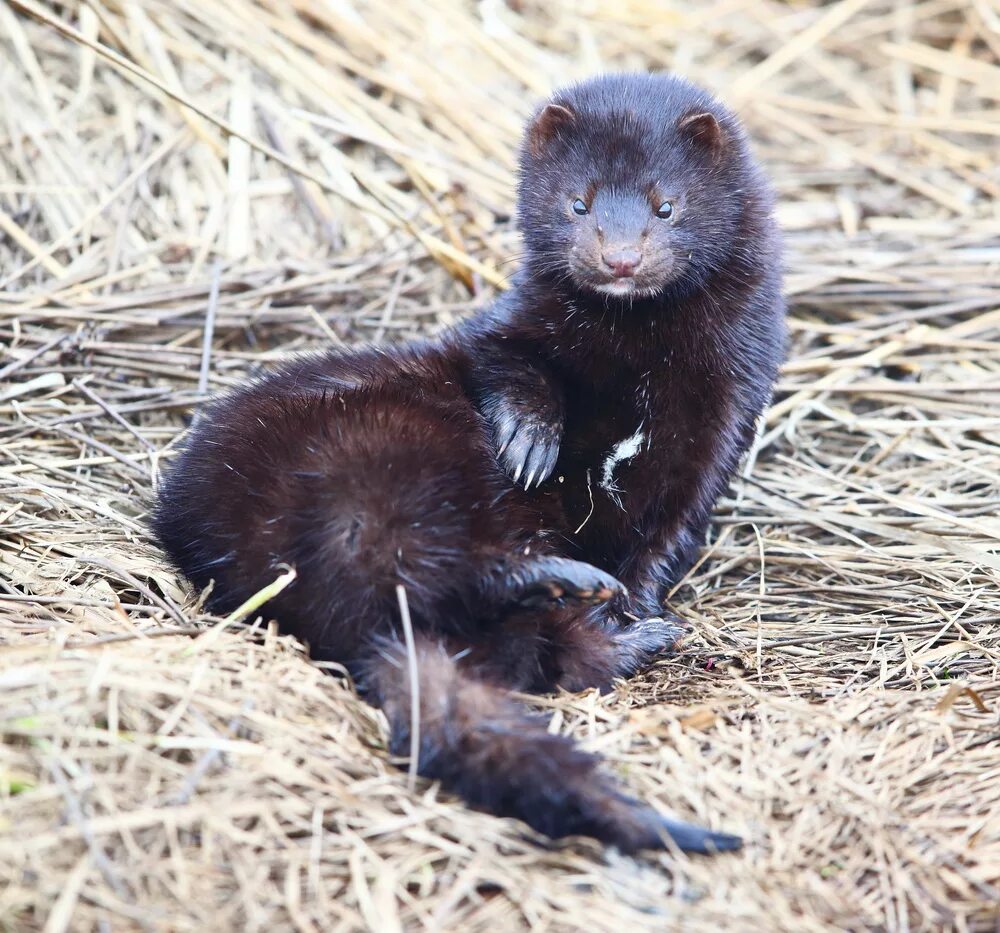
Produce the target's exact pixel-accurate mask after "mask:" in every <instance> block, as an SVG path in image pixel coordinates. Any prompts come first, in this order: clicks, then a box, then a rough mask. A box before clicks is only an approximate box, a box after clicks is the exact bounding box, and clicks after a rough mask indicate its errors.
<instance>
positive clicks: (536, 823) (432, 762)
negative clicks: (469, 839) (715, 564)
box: [361, 633, 741, 853]
mask: <svg viewBox="0 0 1000 933" xmlns="http://www.w3.org/2000/svg"><path fill="white" fill-rule="evenodd" d="M415 653H416V658H415V660H416V665H417V671H418V675H417V684H418V687H419V691H418V696H419V700H418V709H419V718H418V721H419V728H420V734H419V762H418V770H419V773H420V774H421V775H423V776H425V777H428V778H431V779H434V780H438V781H440V782H441V784H442V785H443V786H444V787H445V788H446V789H448V790H450V791H452V792H454V793H456V794H458V795H459V796H461V797H462V798H464V799H465V800H466V801H467V802H468V803H469V804H470V805H472V806H473V807H476V808H478V809H482V810H486V811H489V812H491V813H495V814H497V815H499V816H511V817H516V818H518V819H521V820H523V821H524V822H525V823H527V824H528V825H529V826H532V827H533V828H534V829H536V830H538V831H539V832H541V833H544V834H545V835H548V836H552V837H560V836H570V835H583V836H592V837H594V838H596V839H599V840H601V841H602V842H605V843H607V844H609V845H613V846H616V847H617V848H619V849H621V850H622V851H625V852H633V851H635V850H637V849H643V848H664V847H667V846H668V845H669V844H670V842H671V841H672V843H673V844H674V845H676V846H678V847H679V848H681V849H684V850H686V851H690V852H703V853H711V852H719V851H727V850H733V849H738V848H739V847H740V845H741V840H740V839H739V838H738V837H736V836H730V835H727V834H725V833H715V832H711V831H709V830H706V829H701V828H699V827H697V826H692V825H689V824H686V823H679V822H675V821H673V820H668V819H666V818H664V817H663V816H661V815H660V814H659V813H657V812H656V811H655V810H653V809H652V808H651V807H648V806H646V805H645V804H642V803H640V802H639V801H637V800H634V799H633V798H631V797H628V796H626V795H624V794H622V793H621V792H620V791H619V790H617V789H616V787H615V786H614V784H613V782H612V781H611V779H610V778H609V777H608V775H606V774H605V773H604V772H603V771H602V770H601V768H600V759H598V758H597V757H595V756H594V755H590V754H588V753H586V752H584V751H582V750H581V749H579V748H578V747H577V746H576V745H574V744H573V742H572V741H570V740H569V739H567V738H566V737H564V736H559V735H552V734H551V733H549V732H548V731H547V730H546V728H545V725H544V723H543V722H541V721H539V720H538V719H537V718H532V717H531V716H529V715H528V714H527V713H526V712H525V711H524V710H523V709H522V708H521V707H520V705H519V704H518V703H517V701H516V700H515V699H514V698H513V697H512V696H511V695H510V694H509V693H508V692H506V691H505V690H503V689H501V688H500V687H496V686H494V685H492V684H490V683H488V682H486V681H485V680H482V679H479V678H478V677H476V676H475V671H473V670H463V669H462V667H461V665H460V663H459V662H458V661H456V659H455V658H453V657H452V656H451V655H449V653H448V651H447V649H446V647H445V645H444V644H442V643H441V642H440V641H438V640H436V639H434V638H432V637H429V636H427V635H422V634H421V633H417V635H416V652H415ZM408 671H409V664H408V658H407V655H406V651H405V649H404V647H403V645H402V644H400V643H397V642H391V641H384V642H382V643H381V644H380V645H379V646H378V650H377V651H376V652H375V653H373V654H372V656H371V657H370V659H369V660H368V662H367V664H366V665H365V667H364V670H363V672H362V680H361V685H362V687H363V689H364V690H365V692H366V694H367V695H368V697H369V699H370V700H371V701H372V702H374V703H376V704H378V705H379V706H381V707H382V708H383V709H384V711H385V713H386V716H387V717H388V719H389V724H390V728H391V735H392V737H391V750H392V752H393V754H397V755H401V756H402V755H408V754H409V753H410V745H411V739H410V737H411V712H412V707H411V697H412V695H413V694H412V691H411V687H410V677H409V673H408Z"/></svg>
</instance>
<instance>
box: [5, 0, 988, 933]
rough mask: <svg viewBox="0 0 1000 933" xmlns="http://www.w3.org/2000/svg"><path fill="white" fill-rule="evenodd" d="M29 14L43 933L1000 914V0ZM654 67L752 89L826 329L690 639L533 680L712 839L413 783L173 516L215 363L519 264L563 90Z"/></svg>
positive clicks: (21, 666) (570, 725) (199, 5)
mask: <svg viewBox="0 0 1000 933" xmlns="http://www.w3.org/2000/svg"><path fill="white" fill-rule="evenodd" d="M30 10H34V11H36V12H37V14H38V16H39V17H42V18H43V19H44V20H45V22H39V21H38V19H37V18H35V19H33V18H31V17H30V16H29V15H28V14H27V12H26V11H30ZM0 49H2V52H0V95H2V99H3V100H4V102H5V103H4V105H3V107H2V108H0V348H2V362H0V383H2V384H0V421H2V423H0V444H2V448H0V451H2V453H0V635H2V638H3V641H4V643H5V646H6V647H5V648H4V650H3V652H2V654H0V696H2V700H0V733H2V736H3V741H2V744H0V928H2V929H11V930H13V929H18V930H30V929H42V928H45V929H46V930H51V931H56V930H63V929H69V928H72V929H77V930H85V929H91V928H96V929H102V930H112V929H114V930H117V929H131V928H152V929H190V930H202V929H240V930H243V929H247V930H258V929H266V930H274V929H286V928H291V927H296V928H300V929H303V930H329V929H345V930H346V929H358V928H364V927H368V928H371V929H375V930H379V931H381V930H394V929H403V928H405V929H452V930H485V929H519V928H522V927H529V926H530V927H537V928H539V929H552V930H560V929H580V928H584V929H588V930H614V931H621V930H623V929H629V928H631V929H664V928H670V929H674V928H680V927H683V928H685V929H692V930H717V929H720V928H722V929H728V930H751V929H753V930H789V931H791V930H794V931H812V930H836V929H885V930H931V929H935V930H944V929H949V930H950V929H955V930H995V929H997V927H998V925H1000V906H998V905H1000V720H998V716H1000V591H998V588H997V583H998V570H1000V548H998V539H1000V521H998V519H997V517H996V516H997V505H998V501H1000V493H998V472H1000V452H998V446H997V443H998V440H1000V409H998V403H1000V347H998V341H997V337H998V332H1000V301H998V298H1000V287H998V283H1000V213H998V208H997V194H998V192H1000V175H998V171H997V164H996V163H997V159H996V154H997V147H998V145H1000V143H998V137H1000V116H998V110H997V107H998V103H1000V12H998V9H997V7H996V5H995V4H991V2H990V0H840V2H835V3H832V4H829V5H826V6H817V5H813V4H811V3H794V4H784V3H779V2H776V0H760V2H754V0H719V2H716V3H702V4H697V5H694V6H691V5H689V4H680V3H677V4H676V5H670V4H667V3H664V2H657V0H628V2H624V3H622V2H613V0H606V2H605V0H590V2H588V3H586V4H582V5H581V4H575V3H572V4H571V3H566V4H565V5H562V4H554V3H543V2H540V0H524V2H516V3H515V2H511V3H510V4H507V5H505V4H504V3H502V2H500V0H483V2H481V3H475V4H473V3H471V2H469V3H459V2H455V0H391V2H390V0H355V2H353V3H352V2H351V0H343V2H333V0H330V2H324V0H296V2H290V3H286V2H279V0H211V2H206V0H197V2H196V0H133V2H127V3H126V2H119V0H90V2H88V3H87V4H79V5H78V4H76V3H61V4H55V3H51V4H45V5H43V4H42V3H40V2H38V0H34V2H28V0H23V2H22V0H8V3H6V4H4V5H2V6H0ZM125 62H130V63H134V65H128V66H127V68H126V67H125V65H124V64H123V63H125ZM620 66H627V67H637V68H662V67H675V68H677V69H679V70H682V71H684V72H686V73H687V74H689V75H690V76H692V77H694V78H695V79H697V80H701V81H703V82H705V83H706V84H708V85H710V86H712V87H713V88H715V89H717V90H718V91H720V92H721V93H722V94H723V95H724V96H725V97H726V98H727V99H728V100H729V101H730V102H732V103H733V104H734V105H735V106H736V107H737V108H738V109H739V110H740V112H741V113H742V114H743V115H744V117H745V119H746V121H747V123H748V125H749V126H750V128H751V130H752V132H753V134H754V136H755V138H756V139H757V140H758V141H759V151H760V153H761V155H762V156H763V157H764V158H765V159H766V160H767V162H768V164H769V166H770V169H771V172H772V174H773V176H774V178H775V179H776V181H777V184H778V186H779V189H780V194H781V199H782V207H781V216H782V220H783V223H784V225H785V227H786V228H787V230H788V241H789V259H788V262H789V274H788V290H789V293H790V296H791V302H792V318H793V319H792V331H793V341H794V346H793V356H792V360H791V362H790V363H789V365H788V366H787V368H786V371H785V374H784V376H783V379H782V382H781V386H780V392H779V395H778V400H777V403H776V405H775V408H774V410H773V412H772V413H771V416H770V420H769V423H768V428H767V431H766V434H765V437H764V440H763V443H762V445H761V448H760V450H759V452H758V455H757V458H756V462H755V463H754V464H753V465H752V472H750V473H749V475H748V477H747V478H746V479H745V481H742V482H740V483H738V484H736V486H735V487H734V493H733V499H732V501H727V502H725V503H723V504H722V506H721V507H720V509H719V516H718V521H717V523H716V525H715V527H714V531H713V540H712V542H711V547H710V549H709V551H708V559H707V562H706V563H705V564H704V566H703V567H702V568H701V570H700V571H699V572H698V573H697V574H696V575H695V576H694V577H692V578H691V579H690V580H689V582H688V583H686V584H685V585H683V586H682V587H681V588H680V589H679V591H678V592H677V594H676V597H675V598H676V605H677V607H678V609H679V611H681V612H682V613H683V614H685V615H686V616H687V617H689V618H690V619H691V620H692V621H693V623H694V625H695V627H696V634H695V635H694V637H692V639H691V640H690V642H689V645H688V646H687V648H686V650H685V651H684V653H683V654H681V655H680V656H678V657H676V658H673V659H671V660H669V661H666V662H663V663H661V664H659V665H658V666H657V667H656V668H655V669H654V670H653V671H651V672H650V673H649V674H648V675H647V676H646V677H644V678H641V679H639V680H637V681H635V682H632V683H628V684H622V685H621V687H620V688H619V690H618V691H617V693H616V694H614V695H612V696H608V697H598V696H596V695H593V694H585V695H580V696H560V697H556V698H543V699H541V700H540V701H539V704H538V705H539V707H540V708H542V709H544V710H546V711H549V712H550V713H551V715H552V728H553V729H557V730H561V731H566V732H571V733H573V734H575V735H577V736H579V737H580V739H581V740H582V741H584V742H585V743H586V744H587V745H588V746H589V747H591V748H593V749H597V750H600V751H602V752H603V753H605V754H606V755H607V756H608V758H609V760H610V762H611V767H614V768H616V769H617V770H619V771H621V772H622V773H623V776H624V780H625V781H626V782H627V783H628V784H629V785H630V786H631V787H632V788H633V789H634V790H635V791H636V792H637V793H640V794H642V795H643V796H645V797H647V798H649V799H650V800H653V801H656V802H657V803H658V804H660V805H662V806H663V807H664V808H667V809H671V810H674V811H676V812H679V813H681V814H682V815H684V816H686V817H689V818H694V819H698V820H702V821H705V822H708V823H711V824H712V825H714V826H718V827H724V828H726V829H730V830H734V831H738V832H741V833H743V834H745V835H746V837H747V838H748V840H749V845H748V848H747V849H746V851H745V852H744V853H742V854H739V855H734V856H726V857H721V858H718V859H715V860H707V859H697V858H693V859H678V858H674V857H672V856H667V855H650V856H648V857H644V858H639V859H630V858H624V857H621V856H619V855H617V854H615V853H614V852H602V851H600V850H599V849H598V848H597V847H596V846H594V845H591V844H589V843H587V842H582V843H568V844H565V845H561V846H549V847H545V846H543V845H539V844H538V843H537V840H532V839H529V838H527V834H526V832H525V830H524V827H523V826H521V825H518V824H516V823H513V822H508V821H501V820H497V819H494V818H492V817H489V816H485V815H482V814H477V813H472V812H469V811H468V810H466V809H464V808H463V807H462V806H460V805H459V804H457V803H456V802H455V801H453V800H451V799H449V798H447V797H445V796H442V795H441V794H439V793H438V790H437V789H436V788H435V787H432V786H429V785H427V784H426V783H420V784H418V786H417V789H416V791H415V792H411V791H409V790H408V789H407V781H406V775H405V772H404V771H401V770H397V768H395V767H393V765H392V764H391V763H390V762H388V761H387V759H386V757H385V754H384V741H385V730H384V723H383V721H382V719H381V717H380V716H379V715H378V714H376V713H374V712H373V711H371V710H370V709H369V708H368V707H366V706H365V705H364V704H361V703H359V702H358V701H357V700H356V698H355V697H354V696H353V694H352V693H351V691H350V688H349V686H348V685H347V684H345V683H344V682H343V681H342V680H340V679H338V678H336V677H330V676H326V675H325V674H324V673H323V672H321V671H319V670H318V669H317V668H315V667H313V666H311V665H310V664H309V663H308V662H307V660H306V659H305V658H304V657H303V655H302V653H301V651H300V650H299V648H298V647H297V646H296V645H295V644H293V643H292V642H291V641H290V640H288V639H283V638H278V637H276V635H275V634H274V633H273V631H272V630H271V629H269V628H268V627H267V626H266V625H265V624H264V623H260V624H258V625H257V627H256V628H255V629H253V630H250V631H247V630H241V629H238V628H235V627H232V626H228V627H226V626H221V625H218V624H217V620H213V619H211V618H209V617H206V616H204V615H202V614H201V613H200V612H199V608H198V604H197V598H196V595H195V594H191V593H190V592H189V591H188V590H187V589H186V588H185V587H184V585H183V584H182V583H181V581H179V580H178V579H177V578H176V576H175V575H174V574H173V573H172V572H171V571H170V570H169V569H167V568H166V567H165V565H164V564H163V562H162V560H161V557H160V555H159V554H158V552H157V550H156V548H155V547H153V546H152V544H151V543H150V540H149V536H148V534H147V532H146V531H145V528H144V524H143V515H144V510H145V508H146V505H147V503H148V501H149V495H150V490H151V488H152V487H153V486H154V485H155V482H156V477H157V474H158V471H159V470H160V469H161V468H162V467H163V466H164V464H165V462H166V461H167V460H168V459H169V457H170V456H171V452H172V449H173V444H174V441H175V439H176V437H177V436H178V434H179V432H180V431H181V430H182V428H183V424H184V421H183V416H184V414H185V412H189V411H190V410H191V409H192V408H193V407H194V406H195V405H196V404H197V402H198V400H199V399H200V398H201V397H202V393H203V391H205V390H207V391H214V390H217V389H220V388H223V387H224V386H227V385H231V384H233V383H234V382H237V381H239V380H242V379H244V378H245V374H246V373H247V372H248V371H250V370H252V369H253V368H254V367H257V366H260V365H263V364H266V363H269V362H272V361H274V360H278V359H281V358H284V357H286V356H287V355H288V354H291V353H294V352H296V351H298V350H301V349H304V348H307V347H316V346H326V345H329V344H330V343H333V342H339V341H346V342H353V341H356V340H362V339H372V338H375V339H396V338H402V337H407V336H410V335H413V334H417V333H420V332H425V331H427V330H428V329H431V328H434V327H437V326H440V325H442V324H444V323H446V322H448V321H451V320H453V319H455V318H456V317H457V316H458V315H461V314H464V313H466V312H468V311H469V310H470V309H472V308H473V307H475V306H477V305H478V304H480V303H481V302H482V301H483V300H485V299H487V298H488V296H489V295H490V294H491V293H492V290H493V288H494V286H495V285H497V284H498V283H502V281H503V279H504V278H505V276H506V275H507V274H508V272H509V270H510V268H511V267H512V266H511V261H512V258H514V257H516V255H517V250H518V247H517V241H516V237H515V235H514V233H513V231H512V229H511V225H510V222H509V217H508V215H509V211H510V205H511V183H512V175H511V166H512V150H513V147H514V144H515V141H516V137H517V133H518V129H519V125H520V123H521V121H522V119H523V117H524V116H525V114H526V113H527V112H528V110H529V108H530V106H531V104H532V103H533V101H534V100H535V99H536V98H537V97H538V96H539V95H541V94H543V93H545V92H547V91H548V90H549V89H550V88H551V87H552V86H554V85H556V84H559V83H562V82H564V81H565V80H567V79H569V78H572V77H575V76H582V75H584V74H587V73H591V72H594V71H597V70H600V69H602V68H610V67H620ZM150 78H152V80H150ZM265 618H266V613H265ZM213 625H215V627H213ZM154 636H156V637H154Z"/></svg>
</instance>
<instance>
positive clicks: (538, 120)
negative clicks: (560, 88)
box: [528, 104, 576, 156]
mask: <svg viewBox="0 0 1000 933" xmlns="http://www.w3.org/2000/svg"><path fill="white" fill-rule="evenodd" d="M575 120H576V114H575V113H573V111H572V110H570V109H569V107H564V106H563V105H562V104H548V105H547V106H546V107H545V108H544V109H543V110H542V112H541V113H540V114H538V116H537V117H535V119H534V120H533V121H532V122H531V126H529V127H528V148H529V149H530V150H531V154H532V155H535V156H539V155H541V154H542V153H543V152H544V151H545V147H546V146H547V145H548V144H549V143H550V142H551V141H552V140H553V139H554V138H555V137H556V136H558V135H559V131H560V130H561V129H563V128H564V127H567V126H569V125H570V124H571V123H573V122H574V121H575Z"/></svg>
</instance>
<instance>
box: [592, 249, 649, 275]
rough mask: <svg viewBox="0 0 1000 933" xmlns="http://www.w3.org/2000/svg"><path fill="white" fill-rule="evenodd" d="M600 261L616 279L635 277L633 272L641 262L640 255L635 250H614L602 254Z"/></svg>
mask: <svg viewBox="0 0 1000 933" xmlns="http://www.w3.org/2000/svg"><path fill="white" fill-rule="evenodd" d="M601 259H603V260H604V265H606V266H607V267H608V268H609V269H610V270H611V271H612V272H613V273H614V276H615V278H616V279H628V278H631V277H632V276H633V275H635V270H636V269H638V268H639V263H641V262H642V253H640V252H639V250H637V249H616V250H612V251H611V252H608V253H602V254H601Z"/></svg>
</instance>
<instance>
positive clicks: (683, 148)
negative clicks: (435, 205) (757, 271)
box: [518, 74, 764, 301]
mask: <svg viewBox="0 0 1000 933" xmlns="http://www.w3.org/2000/svg"><path fill="white" fill-rule="evenodd" d="M520 169H521V179H520V190H519V198H518V219H519V224H520V227H521V231H522V234H523V236H524V239H525V245H526V247H527V264H528V268H529V270H530V272H531V274H534V275H541V276H544V277H546V278H548V279H551V280H554V281H557V282H559V283H561V284H562V285H564V286H565V285H570V286H572V287H573V288H575V289H577V290H581V291H585V292H595V293H598V294H603V295H605V296H610V297H620V298H623V299H626V300H629V301H630V300H633V299H636V298H648V297H653V296H656V295H658V294H661V293H664V292H666V291H667V290H669V289H670V288H671V286H674V285H678V284H682V283H691V284H697V283H698V282H701V281H704V280H706V279H707V278H709V277H710V276H711V275H712V274H713V273H714V272H716V271H718V270H721V269H724V268H726V267H727V265H729V264H730V261H731V260H732V258H733V256H734V254H735V253H737V252H739V250H738V249H737V244H738V241H739V240H741V239H745V238H746V237H747V235H748V233H750V234H752V231H748V229H747V227H748V226H750V225H752V222H753V221H752V219H750V218H749V214H751V213H755V212H756V208H757V205H753V206H752V207H751V205H750V204H749V201H751V200H753V199H754V198H758V199H759V197H760V196H761V195H762V194H763V191H764V189H763V186H762V182H760V181H759V180H758V179H757V177H756V174H755V169H754V167H753V161H752V160H751V158H750V157H749V155H748V152H747V147H746V141H745V137H744V134H743V132H742V130H741V128H740V126H739V124H738V122H737V121H736V119H735V117H733V116H732V114H730V113H729V111H727V110H726V109H725V108H724V107H723V106H722V105H721V104H720V103H719V102H718V101H717V100H715V99H714V98H713V97H712V96H711V95H709V94H708V93H706V92H705V91H702V90H700V89H699V88H697V87H695V86H694V85H692V84H689V83H688V82H687V81H684V80H683V79H680V78H677V77H674V76H670V75H650V74H621V75H606V76H603V77H599V78H595V79H592V80H590V81H586V82H584V83H582V84H578V85H576V86H574V87H570V88H568V89H566V90H564V91H561V92H558V93H556V94H555V95H554V96H553V98H552V99H551V100H550V102H549V103H547V104H546V105H545V106H543V107H542V108H541V109H540V110H539V111H538V112H537V113H536V114H535V116H534V118H533V119H532V120H531V122H530V123H529V125H528V128H527V131H526V133H525V137H524V142H523V145H522V149H521V165H520ZM748 209H749V210H748Z"/></svg>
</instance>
